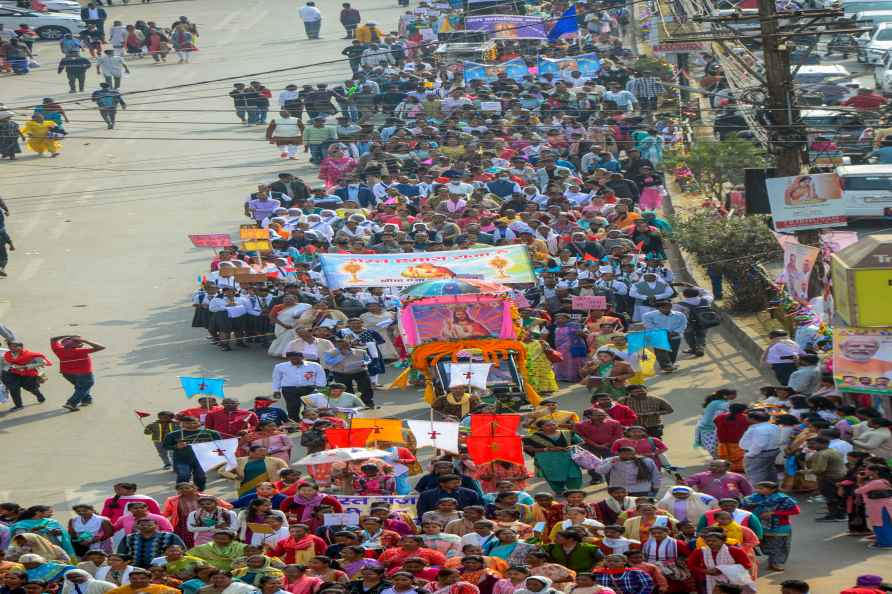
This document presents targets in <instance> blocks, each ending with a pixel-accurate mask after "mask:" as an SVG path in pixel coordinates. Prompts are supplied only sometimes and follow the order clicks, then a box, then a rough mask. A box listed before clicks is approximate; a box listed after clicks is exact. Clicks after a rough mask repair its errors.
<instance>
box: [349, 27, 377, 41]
mask: <svg viewBox="0 0 892 594" xmlns="http://www.w3.org/2000/svg"><path fill="white" fill-rule="evenodd" d="M372 31H375V32H377V33H378V39H377V41H382V40H383V39H384V32H383V31H382V30H381V29H379V28H378V27H377V26H375V27H371V26H369V25H360V26H358V27H357V28H356V33H354V36H355V38H356V39H358V40H359V41H361V42H363V43H371V42H372Z"/></svg>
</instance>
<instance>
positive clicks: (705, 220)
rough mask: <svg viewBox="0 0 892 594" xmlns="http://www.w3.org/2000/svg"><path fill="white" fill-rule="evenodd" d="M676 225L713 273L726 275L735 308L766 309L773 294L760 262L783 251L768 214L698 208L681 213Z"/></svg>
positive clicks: (686, 245)
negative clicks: (744, 214)
mask: <svg viewBox="0 0 892 594" xmlns="http://www.w3.org/2000/svg"><path fill="white" fill-rule="evenodd" d="M672 225H673V227H674V229H675V232H674V236H675V239H676V241H677V242H678V243H679V245H681V247H683V248H684V249H685V250H687V251H688V252H689V253H690V254H691V255H693V257H694V258H695V259H696V260H697V262H698V263H699V264H700V265H701V266H703V267H704V268H706V269H707V271H708V272H709V273H711V274H716V273H720V274H722V275H723V276H724V278H725V280H726V281H727V282H728V284H729V285H730V287H731V294H730V304H731V307H732V308H733V309H735V310H738V311H743V312H750V313H752V312H757V311H762V310H763V309H765V307H766V306H767V305H768V301H769V300H770V299H771V297H772V296H773V295H772V292H771V285H770V283H769V282H768V280H767V279H766V278H765V277H764V276H763V275H762V274H760V272H759V270H758V268H759V263H760V262H765V261H767V260H772V259H774V258H777V257H779V256H780V255H781V249H780V246H779V245H778V243H777V240H776V239H775V238H774V236H773V235H772V233H771V229H770V228H769V226H768V217H767V216H763V215H751V216H747V217H731V218H725V217H721V216H719V215H718V214H716V213H715V212H704V211H698V212H695V213H692V214H681V215H679V216H677V217H676V218H675V219H674V220H673V221H672Z"/></svg>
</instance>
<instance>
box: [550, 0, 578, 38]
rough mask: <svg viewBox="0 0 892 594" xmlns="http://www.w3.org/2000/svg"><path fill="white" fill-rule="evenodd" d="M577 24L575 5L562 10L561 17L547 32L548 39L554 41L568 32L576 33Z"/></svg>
mask: <svg viewBox="0 0 892 594" xmlns="http://www.w3.org/2000/svg"><path fill="white" fill-rule="evenodd" d="M578 32H579V24H578V23H577V22H576V5H575V4H574V5H573V6H571V7H570V8H568V9H567V10H565V11H564V14H562V15H561V18H559V19H558V21H557V22H556V23H555V24H554V27H552V28H551V31H549V32H548V41H549V42H550V43H554V42H555V41H557V40H558V39H560V38H561V37H563V36H564V35H567V34H568V33H578Z"/></svg>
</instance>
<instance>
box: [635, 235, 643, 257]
mask: <svg viewBox="0 0 892 594" xmlns="http://www.w3.org/2000/svg"><path fill="white" fill-rule="evenodd" d="M643 249H644V240H643V239H642V240H641V241H639V242H638V243H637V244H636V245H635V251H636V252H638V253H639V254H640V253H641V250H643Z"/></svg>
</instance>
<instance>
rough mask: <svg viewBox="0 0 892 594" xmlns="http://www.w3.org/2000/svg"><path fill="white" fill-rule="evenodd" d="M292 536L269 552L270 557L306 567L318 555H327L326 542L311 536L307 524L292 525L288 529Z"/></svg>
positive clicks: (281, 541)
mask: <svg viewBox="0 0 892 594" xmlns="http://www.w3.org/2000/svg"><path fill="white" fill-rule="evenodd" d="M288 531H289V532H290V533H291V534H290V536H289V537H288V538H286V539H284V540H280V541H279V542H278V543H276V546H275V548H273V549H271V550H270V551H269V554H270V555H274V556H276V557H279V558H280V559H282V561H284V562H285V563H288V564H292V563H296V564H298V565H306V564H307V563H309V562H310V560H312V559H313V558H314V557H316V556H317V555H322V554H323V553H325V549H326V544H325V541H324V540H322V539H321V538H319V537H318V536H315V535H313V534H310V530H309V527H308V526H307V525H306V524H291V526H289V527H288Z"/></svg>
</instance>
